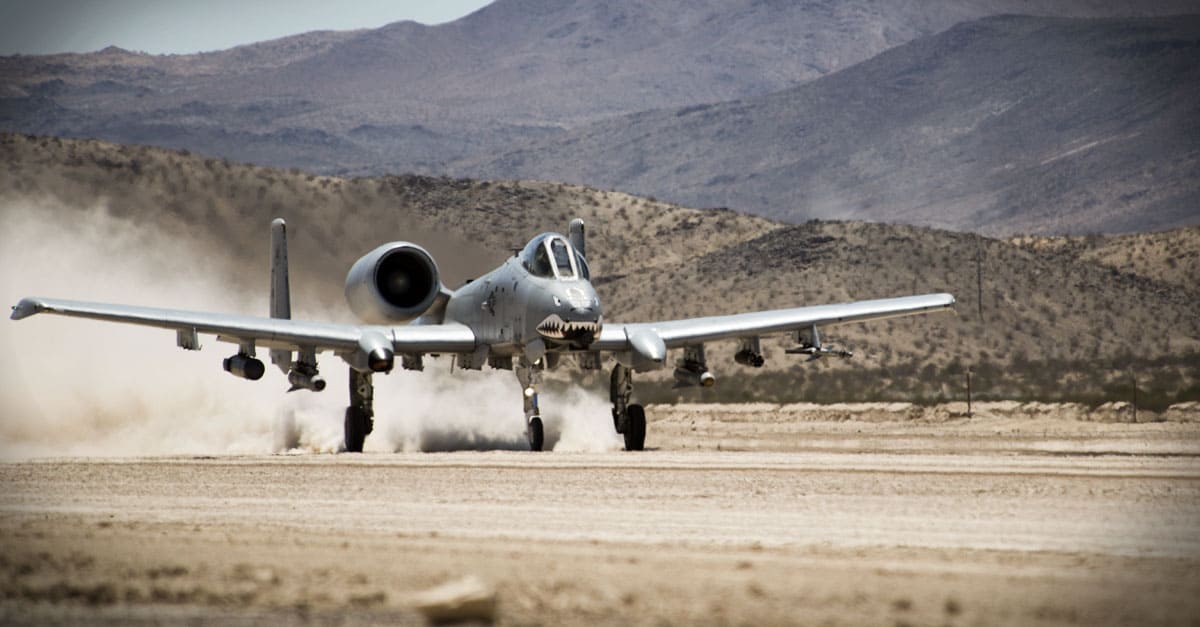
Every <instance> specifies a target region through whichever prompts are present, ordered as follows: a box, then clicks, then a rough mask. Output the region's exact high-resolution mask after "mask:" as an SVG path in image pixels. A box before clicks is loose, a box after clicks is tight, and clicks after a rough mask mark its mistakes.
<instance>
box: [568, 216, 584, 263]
mask: <svg viewBox="0 0 1200 627" xmlns="http://www.w3.org/2000/svg"><path fill="white" fill-rule="evenodd" d="M567 237H569V238H570V240H571V247H572V248H574V249H575V250H576V251H578V252H579V254H581V255H583V258H584V259H587V239H586V238H585V237H584V228H583V220H582V219H580V218H575V219H574V220H571V226H570V229H569V230H568V232H567Z"/></svg>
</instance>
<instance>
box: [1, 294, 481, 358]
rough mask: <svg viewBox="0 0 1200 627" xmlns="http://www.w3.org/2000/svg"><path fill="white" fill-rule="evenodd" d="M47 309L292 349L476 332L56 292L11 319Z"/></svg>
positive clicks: (448, 346)
mask: <svg viewBox="0 0 1200 627" xmlns="http://www.w3.org/2000/svg"><path fill="white" fill-rule="evenodd" d="M39 313H49V314H57V315H61V316H72V317H76V318H91V319H93V320H106V321H109V322H122V323H127V324H136V325H141V326H148V327H157V328H161V329H171V330H174V331H176V332H179V333H181V334H196V333H203V334H206V335H216V336H217V339H219V340H221V341H225V342H231V343H235V344H237V343H242V344H245V343H251V342H252V343H254V344H255V345H256V346H264V347H268V348H278V349H290V350H303V349H309V350H315V351H317V352H322V351H334V352H336V353H339V354H347V353H352V352H354V351H355V350H358V349H359V348H360V343H361V342H362V341H363V339H364V337H365V336H367V335H368V334H370V335H373V336H375V337H378V336H383V337H384V338H386V339H387V340H389V341H390V342H391V343H392V346H393V350H395V352H396V353H398V354H400V353H409V354H419V353H439V352H446V353H454V352H470V351H472V350H474V349H475V343H476V342H475V334H474V333H473V332H472V331H471V329H470V328H469V327H467V326H465V325H461V324H440V325H408V326H397V327H376V326H367V325H353V324H334V323H325V322H308V321H304V320H288V319H279V318H259V317H255V316H239V315H231V314H222V313H209V312H200V311H186V310H178V309H158V308H154V307H136V306H132V305H114V304H107V303H89V302H81V301H72V300H61V299H56V298H25V299H22V300H21V302H20V303H18V304H17V306H16V307H13V312H12V315H11V316H10V317H11V318H12V319H13V320H21V319H22V318H28V317H29V316H32V315H35V314H39Z"/></svg>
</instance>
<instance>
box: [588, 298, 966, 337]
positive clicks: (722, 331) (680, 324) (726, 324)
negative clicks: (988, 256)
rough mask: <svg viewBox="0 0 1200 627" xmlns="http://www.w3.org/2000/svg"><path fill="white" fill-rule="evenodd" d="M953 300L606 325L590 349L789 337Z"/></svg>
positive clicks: (945, 306) (940, 307) (934, 308)
mask: <svg viewBox="0 0 1200 627" xmlns="http://www.w3.org/2000/svg"><path fill="white" fill-rule="evenodd" d="M954 302H955V301H954V296H952V295H950V294H925V295H921V296H903V297H900V298H883V299H879V300H863V301H857V302H852V303H840V304H836V305H814V306H811V307H795V308H792V309H775V310H771V311H756V312H751V313H742V314H731V315H728V316H712V317H708V318H691V319H686V320H668V321H664V322H634V323H626V324H619V323H611V322H610V323H605V325H604V329H603V331H602V332H601V335H600V338H599V339H598V340H597V341H596V343H595V344H593V345H592V347H593V348H594V349H598V350H603V351H624V350H629V348H630V341H629V338H630V337H631V336H635V335H638V334H641V333H644V332H647V331H649V332H652V333H654V334H655V335H657V336H658V337H660V338H662V341H663V344H665V345H666V347H667V348H679V347H682V346H688V345H692V344H700V343H703V342H711V341H714V340H724V339H736V338H743V337H754V336H762V335H773V334H778V333H788V332H792V331H799V330H801V329H806V328H809V327H812V326H814V325H815V326H831V325H837V324H845V323H849V322H865V321H868V320H883V319H886V318H897V317H901V316H913V315H918V314H926V313H934V312H938V311H950V312H953V311H954Z"/></svg>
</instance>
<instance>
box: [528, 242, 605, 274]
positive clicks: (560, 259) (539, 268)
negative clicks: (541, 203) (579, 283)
mask: <svg viewBox="0 0 1200 627" xmlns="http://www.w3.org/2000/svg"><path fill="white" fill-rule="evenodd" d="M520 259H521V265H523V266H525V269H526V270H528V271H529V273H530V274H532V275H533V276H537V277H542V278H545V279H558V280H559V281H574V280H576V279H591V273H590V272H588V267H587V260H585V259H584V258H583V255H581V254H579V252H578V251H576V250H575V249H574V248H573V247H572V246H571V242H569V241H568V240H567V238H565V237H563V236H562V235H559V234H558V233H542V234H541V235H538V236H537V237H535V238H533V239H532V240H530V241H529V243H528V244H526V245H525V249H524V250H522V251H521V254H520Z"/></svg>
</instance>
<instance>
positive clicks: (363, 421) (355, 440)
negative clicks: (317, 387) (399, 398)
mask: <svg viewBox="0 0 1200 627" xmlns="http://www.w3.org/2000/svg"><path fill="white" fill-rule="evenodd" d="M374 397H375V389H374V386H372V385H371V373H370V372H359V371H357V370H355V369H353V368H351V369H350V406H349V407H347V408H346V419H345V422H344V423H343V426H344V429H345V444H346V452H347V453H361V452H362V450H363V441H364V440H366V439H367V435H369V434H370V433H371V431H372V430H373V429H374V428H375V421H374V420H373V418H374V417H375V408H374Z"/></svg>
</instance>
